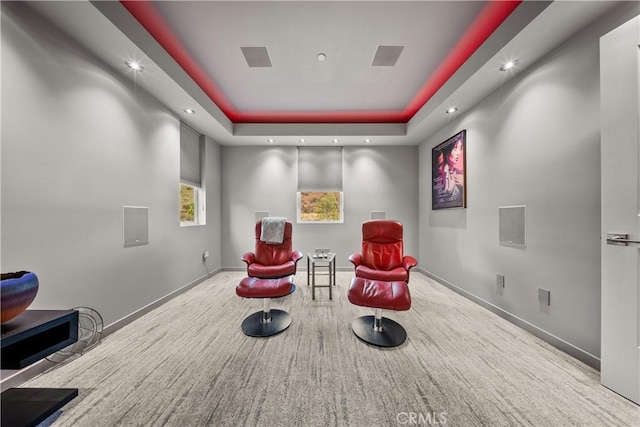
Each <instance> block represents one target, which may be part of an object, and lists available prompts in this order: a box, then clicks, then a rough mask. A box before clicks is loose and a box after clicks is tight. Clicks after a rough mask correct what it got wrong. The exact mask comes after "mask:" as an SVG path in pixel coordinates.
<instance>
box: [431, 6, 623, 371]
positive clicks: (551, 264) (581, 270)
mask: <svg viewBox="0 0 640 427" xmlns="http://www.w3.org/2000/svg"><path fill="white" fill-rule="evenodd" d="M618 15H620V13H618V12H616V14H615V16H613V17H610V19H604V20H601V21H600V22H599V23H598V24H597V25H592V26H591V27H588V28H587V29H585V30H583V31H582V32H580V33H578V34H577V35H576V36H574V37H573V38H571V39H570V40H569V41H567V42H566V43H564V44H563V45H561V46H560V47H559V48H557V49H556V50H554V51H553V52H551V53H550V54H549V55H548V56H546V57H545V58H543V59H542V60H541V61H540V62H539V63H537V64H535V65H534V66H532V67H530V68H529V69H528V70H527V71H526V72H525V73H524V74H523V75H521V76H519V77H517V78H516V79H514V80H513V81H511V82H509V83H507V84H505V85H504V86H503V87H502V88H500V89H499V90H498V91H496V92H495V93H494V94H493V95H491V96H490V97H488V98H487V99H485V100H484V101H482V102H480V103H479V104H478V105H476V106H475V107H473V108H472V109H471V110H470V111H468V112H467V113H466V114H464V115H463V116H461V117H460V118H459V119H458V120H456V121H454V122H452V123H451V124H449V125H448V126H446V127H445V128H444V129H442V130H440V131H439V132H437V133H436V134H435V135H433V136H432V137H430V138H429V139H428V140H427V141H426V142H425V143H423V144H422V145H421V146H420V164H424V165H428V164H430V161H431V149H432V148H433V147H434V146H435V145H437V144H438V143H440V142H442V141H444V140H445V139H447V138H448V137H450V136H451V135H453V134H455V133H456V132H458V131H460V130H462V129H467V152H466V155H467V179H468V208H467V209H458V210H443V211H432V210H431V199H430V188H429V183H430V173H431V171H430V170H429V169H428V168H421V170H420V192H419V194H420V208H419V209H420V259H421V268H422V269H423V270H425V271H426V272H427V273H428V274H431V275H433V276H434V277H437V278H438V279H440V280H441V281H442V282H443V283H447V284H449V285H451V286H452V287H454V288H457V289H458V290H459V291H460V292H461V293H463V294H466V295H467V296H469V297H471V298H472V299H475V300H476V301H478V302H480V303H482V304H484V305H485V306H487V307H489V308H492V309H494V311H496V312H499V313H501V314H503V315H505V316H506V317H509V318H511V320H514V321H515V322H516V323H518V324H520V325H522V326H525V327H527V329H529V330H532V331H533V332H534V333H537V334H539V335H542V336H544V337H545V338H546V339H548V340H550V341H552V342H554V343H555V344H560V345H561V347H562V348H564V349H565V350H567V351H570V352H572V354H574V355H576V356H578V357H580V358H582V359H583V360H585V361H588V362H589V363H591V364H592V365H595V366H597V365H598V363H599V361H598V357H599V355H600V115H599V114H600V110H599V106H600V104H599V90H600V86H599V74H598V69H599V54H598V39H599V37H600V35H602V34H604V33H605V32H606V30H607V28H611V27H613V26H614V25H615V22H618V21H619V19H618V18H619V16H618ZM512 205H526V239H527V242H526V243H527V245H526V248H525V249H517V248H513V247H507V246H501V245H500V244H499V243H498V207H499V206H512ZM498 273H500V274H503V275H505V283H506V285H505V288H504V290H503V291H499V290H498V289H497V288H496V274H498ZM538 288H545V289H548V290H550V291H551V306H550V307H545V306H542V305H540V304H539V303H538Z"/></svg>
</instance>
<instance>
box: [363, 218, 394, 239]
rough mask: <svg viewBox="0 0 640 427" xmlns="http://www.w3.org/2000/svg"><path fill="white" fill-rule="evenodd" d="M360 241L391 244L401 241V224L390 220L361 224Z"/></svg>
mask: <svg viewBox="0 0 640 427" xmlns="http://www.w3.org/2000/svg"><path fill="white" fill-rule="evenodd" d="M362 240H363V241H369V242H375V243H393V242H397V241H399V240H402V223H401V222H399V221H394V220H390V219H373V220H371V221H365V222H364V223H362Z"/></svg>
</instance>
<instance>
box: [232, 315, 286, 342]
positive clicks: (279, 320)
mask: <svg viewBox="0 0 640 427" xmlns="http://www.w3.org/2000/svg"><path fill="white" fill-rule="evenodd" d="M270 313H271V321H270V322H263V321H262V319H263V317H264V312H263V311H258V312H256V313H253V314H252V315H250V316H248V317H247V318H246V319H244V320H243V321H242V332H244V333H245V335H249V336H250V337H270V336H271V335H276V334H279V333H280V332H282V331H284V330H285V329H287V328H288V327H289V325H291V315H290V314H289V313H287V312H286V311H283V310H275V309H272V310H271V311H270Z"/></svg>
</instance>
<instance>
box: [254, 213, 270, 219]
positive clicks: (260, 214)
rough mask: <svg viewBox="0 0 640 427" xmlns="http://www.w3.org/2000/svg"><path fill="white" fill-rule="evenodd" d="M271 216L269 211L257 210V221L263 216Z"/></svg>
mask: <svg viewBox="0 0 640 427" xmlns="http://www.w3.org/2000/svg"><path fill="white" fill-rule="evenodd" d="M267 216H269V211H256V212H255V218H256V222H258V221H260V220H261V219H262V218H264V217H267Z"/></svg>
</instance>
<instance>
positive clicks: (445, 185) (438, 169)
mask: <svg viewBox="0 0 640 427" xmlns="http://www.w3.org/2000/svg"><path fill="white" fill-rule="evenodd" d="M466 148H467V131H466V130H463V131H460V132H459V133H457V134H455V135H454V136H452V137H451V138H449V139H447V140H446V141H444V142H442V143H441V144H438V145H437V146H435V147H434V148H433V149H432V150H431V209H433V210H436V209H449V208H466V207H467V175H466V160H465V159H466Z"/></svg>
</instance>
